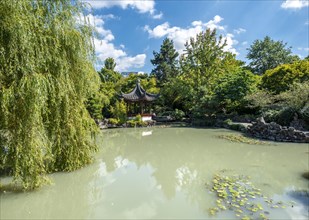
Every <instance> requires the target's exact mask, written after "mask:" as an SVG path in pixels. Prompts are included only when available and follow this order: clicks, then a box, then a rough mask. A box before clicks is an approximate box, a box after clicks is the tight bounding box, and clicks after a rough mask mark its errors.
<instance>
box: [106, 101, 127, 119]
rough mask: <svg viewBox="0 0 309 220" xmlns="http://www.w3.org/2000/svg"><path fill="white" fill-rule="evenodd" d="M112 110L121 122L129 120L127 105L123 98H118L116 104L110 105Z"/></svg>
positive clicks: (113, 114)
mask: <svg viewBox="0 0 309 220" xmlns="http://www.w3.org/2000/svg"><path fill="white" fill-rule="evenodd" d="M110 111H111V113H112V116H113V117H114V118H116V119H117V120H118V121H119V123H120V124H124V123H125V122H126V121H127V106H126V103H125V102H124V101H123V100H121V101H118V100H117V101H116V103H115V105H114V106H111V107H110Z"/></svg>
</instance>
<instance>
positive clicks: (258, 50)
mask: <svg viewBox="0 0 309 220" xmlns="http://www.w3.org/2000/svg"><path fill="white" fill-rule="evenodd" d="M247 50H248V54H247V58H248V59H249V60H250V61H251V62H250V63H249V67H250V68H251V70H252V71H253V73H256V74H260V75H261V74H264V73H265V71H266V70H268V69H273V68H275V67H277V66H279V65H280V64H285V63H292V62H293V61H296V60H299V57H298V56H293V55H292V51H291V47H287V43H283V42H282V41H275V40H273V39H271V38H270V37H269V36H266V37H265V38H264V39H263V40H255V41H254V42H253V44H252V45H251V46H250V48H248V49H247Z"/></svg>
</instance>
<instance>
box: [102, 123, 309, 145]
mask: <svg viewBox="0 0 309 220" xmlns="http://www.w3.org/2000/svg"><path fill="white" fill-rule="evenodd" d="M174 123H177V125H178V126H179V123H181V122H174ZM182 123H186V126H192V124H193V126H194V127H205V125H196V124H194V123H188V122H182ZM164 124H167V125H169V126H170V125H171V124H173V123H170V122H169V123H156V122H155V121H151V123H147V124H146V123H145V124H144V125H143V126H136V127H150V126H159V127H160V125H161V126H162V125H164ZM99 127H100V128H101V129H106V128H127V127H132V126H130V125H127V124H124V125H122V126H115V125H109V124H108V123H99ZM133 127H134V126H133ZM206 127H221V128H227V129H231V130H236V131H241V132H243V133H245V134H247V135H248V136H251V137H254V138H258V139H264V140H270V141H278V142H295V143H309V131H301V130H297V129H295V128H294V127H291V126H290V127H287V126H281V125H279V124H277V123H275V122H270V123H266V122H265V120H264V118H263V117H261V118H258V119H257V120H256V121H255V122H251V123H241V122H240V123H237V122H232V121H231V120H228V122H227V121H222V120H218V121H217V122H216V123H214V124H213V125H211V126H207V125H206Z"/></svg>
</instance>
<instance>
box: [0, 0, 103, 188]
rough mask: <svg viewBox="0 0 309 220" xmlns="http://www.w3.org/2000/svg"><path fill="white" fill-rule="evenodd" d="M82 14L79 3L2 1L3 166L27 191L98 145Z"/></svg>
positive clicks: (94, 84) (93, 78)
mask: <svg viewBox="0 0 309 220" xmlns="http://www.w3.org/2000/svg"><path fill="white" fill-rule="evenodd" d="M82 11H83V6H82V4H80V2H79V1H70V0H55V1H50V0H40V1H35V0H27V1H19V0H1V1H0V18H1V19H0V30H1V31H0V157H1V160H0V169H5V170H9V171H10V173H11V174H12V175H13V178H14V181H15V182H16V183H22V186H23V187H24V188H26V189H32V188H36V187H38V186H40V185H41V184H42V183H43V182H44V181H43V180H44V176H45V174H46V173H48V172H52V171H72V170H75V169H78V168H80V167H83V166H85V165H86V164H88V163H89V162H91V160H92V152H94V151H95V150H96V146H95V144H94V142H93V141H92V139H91V135H92V131H95V129H96V127H95V124H94V122H93V120H92V119H91V118H90V117H89V113H88V112H87V110H86V107H85V102H86V100H87V98H88V97H89V96H91V94H93V93H95V92H96V91H97V90H98V89H99V78H98V76H97V74H96V72H95V70H94V68H93V55H94V51H93V45H92V39H91V38H92V33H93V30H92V29H91V28H90V25H88V23H87V21H86V19H85V18H83V17H82V16H81V14H82ZM77 17H79V18H80V19H79V20H80V21H79V22H78V21H77V19H76V18H77Z"/></svg>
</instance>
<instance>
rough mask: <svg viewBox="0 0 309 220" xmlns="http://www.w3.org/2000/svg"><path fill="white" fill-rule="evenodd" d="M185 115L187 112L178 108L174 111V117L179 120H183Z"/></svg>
mask: <svg viewBox="0 0 309 220" xmlns="http://www.w3.org/2000/svg"><path fill="white" fill-rule="evenodd" d="M184 116H185V113H184V112H183V111H182V110H179V109H177V108H176V109H175V111H174V112H172V117H173V118H174V119H175V120H177V121H180V120H182V118H183V117H184Z"/></svg>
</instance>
